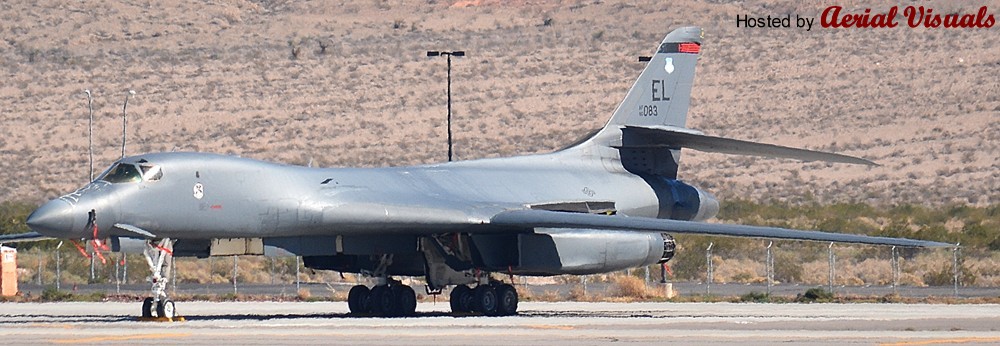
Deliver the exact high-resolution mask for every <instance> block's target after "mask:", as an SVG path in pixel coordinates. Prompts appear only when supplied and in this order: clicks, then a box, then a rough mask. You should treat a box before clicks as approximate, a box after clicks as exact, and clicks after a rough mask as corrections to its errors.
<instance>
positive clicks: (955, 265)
mask: <svg viewBox="0 0 1000 346" xmlns="http://www.w3.org/2000/svg"><path fill="white" fill-rule="evenodd" d="M959 244H961V243H959ZM959 244H955V249H953V250H952V255H953V261H952V266H953V269H952V273H953V274H954V278H953V282H954V284H955V292H954V294H955V297H956V298H957V297H958V246H959Z"/></svg>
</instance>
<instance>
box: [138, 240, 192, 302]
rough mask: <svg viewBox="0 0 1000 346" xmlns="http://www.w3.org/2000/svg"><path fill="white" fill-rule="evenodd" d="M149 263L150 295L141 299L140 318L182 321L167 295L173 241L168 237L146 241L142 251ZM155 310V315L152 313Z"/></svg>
mask: <svg viewBox="0 0 1000 346" xmlns="http://www.w3.org/2000/svg"><path fill="white" fill-rule="evenodd" d="M142 255H143V257H145V258H146V264H148V265H149V271H150V280H151V281H152V288H151V290H152V293H153V294H152V295H153V296H152V297H146V299H144V300H143V301H142V318H140V319H141V320H147V321H183V320H184V318H183V317H180V316H177V310H176V307H175V305H174V302H173V301H172V300H170V298H169V297H167V281H168V278H169V277H170V271H171V270H173V265H172V264H173V261H172V260H171V259H172V258H173V241H172V240H170V239H169V238H165V239H162V240H160V241H159V242H158V243H154V242H153V241H152V240H147V241H146V248H145V250H143V252H142ZM153 312H156V315H155V316H154V315H153Z"/></svg>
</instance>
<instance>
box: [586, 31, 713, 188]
mask: <svg viewBox="0 0 1000 346" xmlns="http://www.w3.org/2000/svg"><path fill="white" fill-rule="evenodd" d="M702 37H703V31H702V29H701V28H698V27H683V28H679V29H676V30H674V31H672V32H670V33H669V34H667V37H665V38H664V39H663V41H662V42H661V43H660V46H659V47H658V48H657V50H656V54H654V55H653V57H652V58H650V60H649V63H648V64H646V69H644V70H643V71H642V74H640V75H639V79H637V80H636V81H635V84H633V85H632V88H631V89H629V91H628V94H627V95H625V100H623V101H622V103H621V104H620V105H619V106H618V109H616V110H615V113H614V114H613V115H612V116H611V119H610V120H608V123H607V124H606V125H605V126H604V128H603V129H601V130H600V131H598V132H597V133H596V134H595V135H594V136H592V137H591V138H590V139H588V140H586V141H584V142H583V143H582V144H580V147H593V146H597V147H614V148H618V149H619V150H611V151H608V150H600V152H601V154H599V155H601V156H602V157H606V158H611V159H620V160H621V163H622V165H623V166H624V168H625V169H626V170H628V171H630V172H632V173H635V174H652V175H659V176H666V177H669V178H675V177H676V176H677V161H678V160H679V158H680V150H679V148H666V147H656V148H625V147H623V142H629V141H630V137H631V136H629V135H627V134H625V133H623V129H624V128H625V127H628V126H640V127H664V126H665V127H669V128H683V127H684V125H685V123H686V122H687V112H688V106H689V105H690V103H691V86H692V84H693V83H694V68H695V64H696V63H697V62H698V55H699V54H700V53H701V40H702ZM625 144H626V145H627V144H628V143H625Z"/></svg>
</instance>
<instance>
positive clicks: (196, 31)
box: [0, 0, 1000, 205]
mask: <svg viewBox="0 0 1000 346" xmlns="http://www.w3.org/2000/svg"><path fill="white" fill-rule="evenodd" d="M840 4H841V5H843V6H845V7H846V9H847V10H849V11H852V12H860V11H863V7H858V5H857V4H856V3H855V2H853V1H849V2H843V3H840ZM921 4H923V5H925V6H928V7H932V8H934V9H935V11H937V12H939V13H952V12H960V13H974V12H976V10H978V8H979V6H982V5H986V6H988V8H989V10H990V11H992V12H996V11H998V10H1000V2H998V1H984V2H982V3H981V4H980V3H979V2H977V3H976V4H975V5H972V4H967V3H964V2H960V3H951V2H944V1H929V2H921ZM828 5H829V4H828V3H813V2H802V3H800V2H797V1H764V2H742V1H739V2H730V1H695V0H682V1H672V2H669V3H668V2H663V1H640V2H627V3H622V2H617V1H563V2H557V1H552V2H547V1H482V2H470V1H459V2H454V1H435V0H423V1H380V0H376V1H360V2H351V1H343V2H342V1H281V0H263V1H243V0H218V1H189V0H188V1H179V0H165V1H139V2H128V3H124V4H122V3H116V2H92V1H71V0H41V1H24V0H10V1H4V2H2V3H0V37H2V40H0V73H2V74H3V78H2V80H3V81H2V83H0V123H2V125H0V200H14V199H22V200H28V201H37V202H40V201H42V200H44V199H47V198H52V197H55V196H58V195H60V194H62V193H65V192H67V191H70V190H72V189H74V188H75V187H77V186H79V185H81V184H83V183H84V182H85V181H86V180H87V177H88V157H87V145H88V144H87V136H86V135H87V118H88V116H87V114H88V113H87V98H86V96H85V94H84V93H83V90H84V89H90V90H91V91H92V92H93V94H94V113H95V118H96V119H95V127H94V149H95V153H96V162H97V164H96V165H97V168H96V169H97V170H98V172H97V173H99V171H100V170H102V169H103V167H105V166H107V165H109V164H110V163H111V162H112V161H113V160H115V159H116V158H117V157H118V156H119V155H120V150H121V149H120V135H121V126H122V124H121V113H122V102H123V100H124V98H125V95H126V91H127V90H129V89H133V90H135V91H136V93H137V95H136V96H135V98H134V99H133V100H131V101H130V102H129V104H128V114H129V123H128V131H129V141H130V142H129V145H128V147H127V150H128V152H129V153H130V154H136V153H141V152H149V151H171V150H180V151H189V150H199V151H212V152H219V153H228V154H235V155H241V156H244V157H251V158H256V159H263V160H275V161H279V162H285V163H292V164H306V163H307V162H309V161H310V160H312V161H313V163H314V165H318V166H366V167H372V166H385V165H410V164H423V163H431V162H438V161H442V160H443V159H444V158H445V142H444V135H445V127H444V124H445V120H444V113H445V107H444V100H445V98H444V96H445V95H444V92H445V61H444V60H443V59H431V58H427V57H426V56H425V51H426V50H448V49H464V50H465V51H466V52H467V53H468V56H467V57H465V58H457V59H455V61H454V81H455V83H454V89H453V92H454V97H455V99H454V100H455V104H454V107H455V108H454V110H455V113H454V114H455V138H456V156H457V158H459V159H474V158H481V157H495V156H506V155H515V154H525V153H538V152H547V151H551V150H555V149H558V148H560V147H562V146H563V145H565V144H567V143H570V142H572V141H573V140H574V139H576V138H577V137H579V136H581V135H582V134H584V133H586V132H588V131H589V130H591V129H594V128H597V127H599V126H601V125H603V123H604V122H605V121H606V120H607V117H608V116H609V115H610V113H611V111H613V109H614V108H615V106H616V105H617V103H618V102H619V101H620V99H621V98H622V97H623V96H624V93H625V91H626V90H627V89H628V88H629V87H630V86H631V84H632V82H633V81H634V78H635V77H636V76H637V75H638V73H639V71H640V70H641V69H642V68H643V66H644V65H643V64H642V63H639V62H637V59H636V57H637V56H640V55H649V54H650V53H651V52H652V50H653V49H654V48H655V47H656V44H657V42H659V40H660V39H661V38H662V37H663V35H665V34H666V33H667V32H669V31H670V30H672V29H673V28H676V27H679V26H685V25H698V26H703V27H704V28H705V29H706V34H705V43H704V46H703V51H702V52H703V54H702V57H701V61H700V63H699V66H698V75H697V77H696V78H697V79H696V81H695V85H694V95H693V101H692V108H691V111H690V116H689V122H688V125H689V126H690V127H693V128H698V129H701V130H703V131H705V132H706V133H709V134H715V135H723V136H731V137H735V138H741V139H749V140H758V141H765V142H770V143H779V144H784V145H791V146H803V147H807V148H812V149H822V150H833V151H838V152H843V153H847V154H851V155H859V156H863V157H866V158H869V159H873V160H875V161H877V162H879V163H881V164H882V166H880V167H875V168H866V167H855V166H845V165H827V164H820V163H808V164H801V163H799V162H794V161H787V160H771V159H758V158H749V157H736V156H723V155H716V154H705V153H698V152H690V151H688V152H686V153H685V162H684V170H683V172H682V178H683V179H686V180H690V181H692V182H694V183H695V184H698V185H701V186H702V187H705V188H707V189H708V190H710V191H713V192H715V193H717V194H718V195H720V196H722V197H730V198H731V197H740V196H742V197H747V198H751V199H755V200H768V199H772V198H773V199H777V200H790V201H796V200H799V199H800V198H814V199H816V200H819V201H823V202H830V201H852V202H872V203H880V204H893V203H919V204H930V205H939V204H946V203H971V204H991V203H998V202H1000V179H998V178H1000V158H998V157H1000V155H998V153H1000V80H998V79H997V75H998V72H1000V54H998V51H1000V50H998V47H1000V33H998V30H1000V25H998V26H995V27H994V28H991V29H910V28H908V27H905V26H901V27H897V28H893V29H847V30H844V29H836V30H835V29H823V28H816V27H814V28H813V29H812V30H811V31H806V30H803V29H796V28H780V29H775V28H772V29H748V28H737V27H736V21H735V18H736V16H737V15H739V14H751V15H759V16H765V15H782V16H783V15H785V14H791V15H792V16H793V18H794V16H795V15H800V16H810V17H818V16H819V15H820V12H821V11H822V10H823V9H824V8H825V7H826V6H828ZM874 6H883V7H876V8H875V9H873V10H874V11H875V12H879V11H885V10H886V8H887V7H888V5H882V4H876V5H874ZM803 196H806V197H803Z"/></svg>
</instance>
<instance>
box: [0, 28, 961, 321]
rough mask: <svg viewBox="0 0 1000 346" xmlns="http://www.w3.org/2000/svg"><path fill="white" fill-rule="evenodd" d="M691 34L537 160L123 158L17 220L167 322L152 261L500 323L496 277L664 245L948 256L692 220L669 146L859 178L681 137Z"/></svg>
mask: <svg viewBox="0 0 1000 346" xmlns="http://www.w3.org/2000/svg"><path fill="white" fill-rule="evenodd" d="M702 38H703V32H702V30H701V29H700V28H697V27H685V28H680V29H677V30H674V31H673V32H671V33H670V34H668V35H667V36H666V38H664V39H663V41H662V42H661V43H660V44H659V45H658V46H657V48H656V53H655V54H654V55H653V56H652V58H651V59H650V60H649V62H648V64H647V65H646V67H645V69H644V70H643V71H642V74H641V75H639V78H638V80H637V81H636V82H635V84H634V85H633V86H632V88H631V89H630V90H629V91H628V94H627V95H626V96H625V99H624V101H622V103H621V105H620V106H618V108H617V109H616V110H615V111H614V113H613V114H612V115H611V119H610V120H609V121H608V123H607V125H605V126H604V127H603V128H602V129H600V130H598V131H596V132H594V133H593V134H592V135H591V136H590V137H588V138H586V139H585V140H583V141H581V142H579V143H577V144H574V145H571V146H569V147H567V148H566V149H562V150H559V151H556V152H552V153H548V154H538V155H526V156H517V157H508V158H495V159H480V160H471V161H460V162H447V163H440V164H430V165H421V166H412V167H391V168H311V167H298V166H291V165H283V164H275V163H268V162H262V161H257V160H252V159H246V158H239V157H233V156H224V155H217V154H208V153H154V154H142V155H136V156H131V157H125V158H123V159H121V160H119V161H118V162H115V163H114V164H113V165H112V166H111V167H110V168H109V169H108V170H107V171H105V172H104V173H103V174H101V175H100V177H99V178H98V179H96V180H94V181H93V182H91V183H89V184H87V185H86V186H84V187H82V188H80V189H79V190H77V191H75V192H73V193H70V194H67V195H65V196H62V197H59V198H58V199H55V200H52V201H49V202H48V203H46V204H44V205H42V206H41V207H40V208H38V210H35V211H34V212H33V213H32V214H31V215H30V216H29V217H28V219H27V224H28V226H29V227H30V228H31V229H32V231H33V232H31V233H25V234H20V235H9V236H4V237H3V238H0V242H2V241H8V242H10V241H20V240H30V239H37V238H41V237H48V238H63V239H65V238H70V239H77V240H79V239H85V240H87V241H92V242H95V243H98V244H96V245H98V246H106V245H100V243H101V242H106V243H110V244H111V246H110V248H111V250H112V251H135V252H142V253H143V254H144V255H145V256H146V259H147V262H148V264H149V267H150V270H151V272H152V275H151V278H152V296H151V297H149V298H147V299H146V301H145V302H144V304H143V307H142V314H143V316H147V317H149V316H159V317H173V316H175V314H176V312H175V309H174V303H173V302H172V301H171V300H170V298H169V297H168V296H167V293H166V290H165V287H166V283H167V278H168V277H169V275H168V273H169V270H170V269H171V268H170V263H171V261H170V260H169V259H170V256H195V257H208V256H232V255H261V254H265V252H271V251H281V252H282V253H290V254H293V255H295V256H302V259H303V263H304V265H305V266H306V267H308V268H312V269H317V270H335V271H340V272H349V273H360V274H363V275H365V276H368V277H370V278H372V279H373V280H371V281H372V282H373V283H374V285H372V286H370V287H369V286H366V285H358V286H355V287H353V288H352V289H351V290H350V293H349V295H348V305H349V307H350V311H351V312H352V313H356V314H361V315H374V316H403V315H410V314H413V312H414V309H415V307H416V302H417V300H416V295H415V293H414V290H413V288H411V287H410V286H407V285H404V284H403V283H402V282H401V281H400V280H398V278H399V277H406V276H411V277H413V276H415V277H424V278H425V279H426V282H427V286H426V287H425V288H424V289H426V290H427V292H429V293H432V294H433V293H440V292H443V290H445V289H446V288H449V287H452V286H453V287H454V288H452V289H451V291H450V292H451V293H450V298H451V303H450V304H451V309H452V311H454V312H456V313H479V314H484V315H512V314H516V313H517V305H518V293H517V290H516V289H515V288H514V286H512V285H511V282H505V281H504V280H506V279H507V278H509V277H512V276H513V275H533V276H549V275H564V274H573V275H586V274H596V273H607V272H612V271H617V270H623V269H626V268H632V267H639V266H646V265H651V264H654V263H664V262H667V261H669V260H670V259H671V257H673V255H674V249H675V243H674V238H673V237H672V236H671V235H672V234H705V235H719V236H735V237H754V238H775V239H798V240H813V241H824V242H845V243H863V244H880V245H893V246H904V247H939V246H951V245H950V244H944V243H938V242H931V241H922V240H914V239H902V238H883V237H870V236H864V235H853V234H837V233H827V232H821V231H804V230H792V229H784V228H775V227H755V226H744V225H733V224H717V223H707V222H705V221H706V220H709V219H711V218H713V217H714V216H715V215H716V214H717V213H718V211H719V202H718V201H717V200H716V199H715V198H714V197H713V196H712V195H711V194H710V193H708V192H706V191H703V190H701V189H699V188H697V187H694V186H691V185H689V184H686V183H684V182H682V181H680V180H678V179H677V171H678V168H679V165H678V163H679V158H680V155H681V151H682V149H683V148H689V149H693V150H700V151H708V152H721V153H728V154H736V155H755V156H766V157H779V158H791V159H798V160H803V161H829V162H840V163H847V164H861V165H874V163H872V162H870V161H867V160H864V159H861V158H856V157H850V156H845V155H839V154H833V153H825V152H818V151H811V150H804V149H795V148H789V147H782V146H777V145H771V144H763V143H756V142H749V141H742V140H736V139H728V138H722V137H714V136H709V135H705V134H703V133H702V132H700V131H697V130H693V129H689V128H687V127H685V121H686V117H687V112H688V105H689V103H690V94H691V86H692V83H693V81H694V72H695V63H696V62H697V60H698V56H699V54H700V53H701V44H702Z"/></svg>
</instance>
